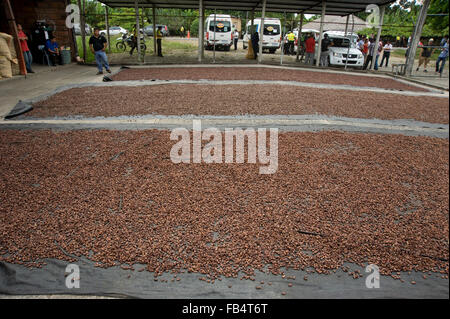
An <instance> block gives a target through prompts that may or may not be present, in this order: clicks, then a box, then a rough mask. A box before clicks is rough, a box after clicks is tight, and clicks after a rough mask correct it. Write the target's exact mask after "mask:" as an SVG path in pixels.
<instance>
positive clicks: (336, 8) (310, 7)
mask: <svg viewBox="0 0 450 319" xmlns="http://www.w3.org/2000/svg"><path fill="white" fill-rule="evenodd" d="M99 1H100V2H102V3H104V4H106V5H107V6H109V7H112V8H120V7H135V8H137V7H139V8H153V10H155V9H157V8H179V9H198V10H199V16H200V19H199V33H200V34H203V32H204V30H203V25H204V21H205V20H204V11H205V10H214V9H216V10H238V11H250V12H252V13H254V12H255V11H261V18H262V19H261V28H260V29H263V28H264V18H265V13H266V12H280V13H284V12H286V13H298V14H300V17H303V16H304V14H320V15H322V19H321V20H322V25H323V22H324V16H325V15H330V16H350V15H352V14H355V13H358V12H361V11H365V10H366V8H367V6H368V5H377V6H379V7H381V8H384V7H385V6H386V5H389V4H391V3H393V2H395V0H281V1H280V0H225V1H221V0H99ZM383 11H384V10H383ZM136 12H137V10H136ZM252 16H253V14H252ZM137 19H138V17H137ZM347 21H348V19H347ZM381 24H382V21H381V23H380V25H381ZM321 29H322V28H321ZM380 29H381V28H380ZM299 37H301V30H299ZM321 37H322V34H320V39H319V50H318V52H317V53H316V54H319V52H320V48H321ZM198 42H199V62H202V59H203V52H204V51H203V47H204V43H203V37H202V36H200V37H199V41H198ZM377 46H378V42H377ZM376 49H377V48H376ZM259 50H260V52H259V53H260V54H259V60H258V62H261V61H262V60H261V58H262V37H260V45H259ZM318 62H319V59H317V63H318Z"/></svg>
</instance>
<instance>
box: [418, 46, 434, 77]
mask: <svg viewBox="0 0 450 319" xmlns="http://www.w3.org/2000/svg"><path fill="white" fill-rule="evenodd" d="M433 42H434V40H433V39H430V40H429V41H428V46H426V47H425V46H422V53H421V54H420V58H419V66H418V67H417V69H416V72H418V71H419V69H420V67H421V66H422V64H423V67H424V70H423V72H425V73H426V72H428V70H427V66H428V63H429V62H430V58H431V55H432V54H433V48H431V46H433Z"/></svg>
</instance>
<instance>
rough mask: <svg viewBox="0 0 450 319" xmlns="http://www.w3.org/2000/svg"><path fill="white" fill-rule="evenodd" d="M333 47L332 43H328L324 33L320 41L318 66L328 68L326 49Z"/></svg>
mask: <svg viewBox="0 0 450 319" xmlns="http://www.w3.org/2000/svg"><path fill="white" fill-rule="evenodd" d="M330 46H333V42H331V41H330V38H329V37H328V34H327V33H325V37H324V39H323V40H322V52H320V66H323V67H327V66H328V55H329V52H328V48H329V47H330Z"/></svg>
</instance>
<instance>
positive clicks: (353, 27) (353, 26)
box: [345, 14, 355, 70]
mask: <svg viewBox="0 0 450 319" xmlns="http://www.w3.org/2000/svg"><path fill="white" fill-rule="evenodd" d="M354 30H355V16H354V15H353V14H352V31H351V34H350V45H349V46H348V50H347V58H346V59H345V69H346V70H347V65H348V56H349V55H350V47H351V45H352V43H353V31H354ZM345 34H347V31H345Z"/></svg>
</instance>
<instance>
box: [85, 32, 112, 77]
mask: <svg viewBox="0 0 450 319" xmlns="http://www.w3.org/2000/svg"><path fill="white" fill-rule="evenodd" d="M99 33H100V29H99V28H95V29H94V35H92V36H91V38H90V39H89V47H90V48H91V51H92V53H94V55H95V62H96V63H97V68H98V73H97V75H99V74H103V66H105V69H106V71H107V72H108V73H111V70H110V68H109V64H108V57H107V56H106V53H105V51H106V45H107V43H108V42H107V41H106V39H105V37H104V36H102V35H100V34H99Z"/></svg>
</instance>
